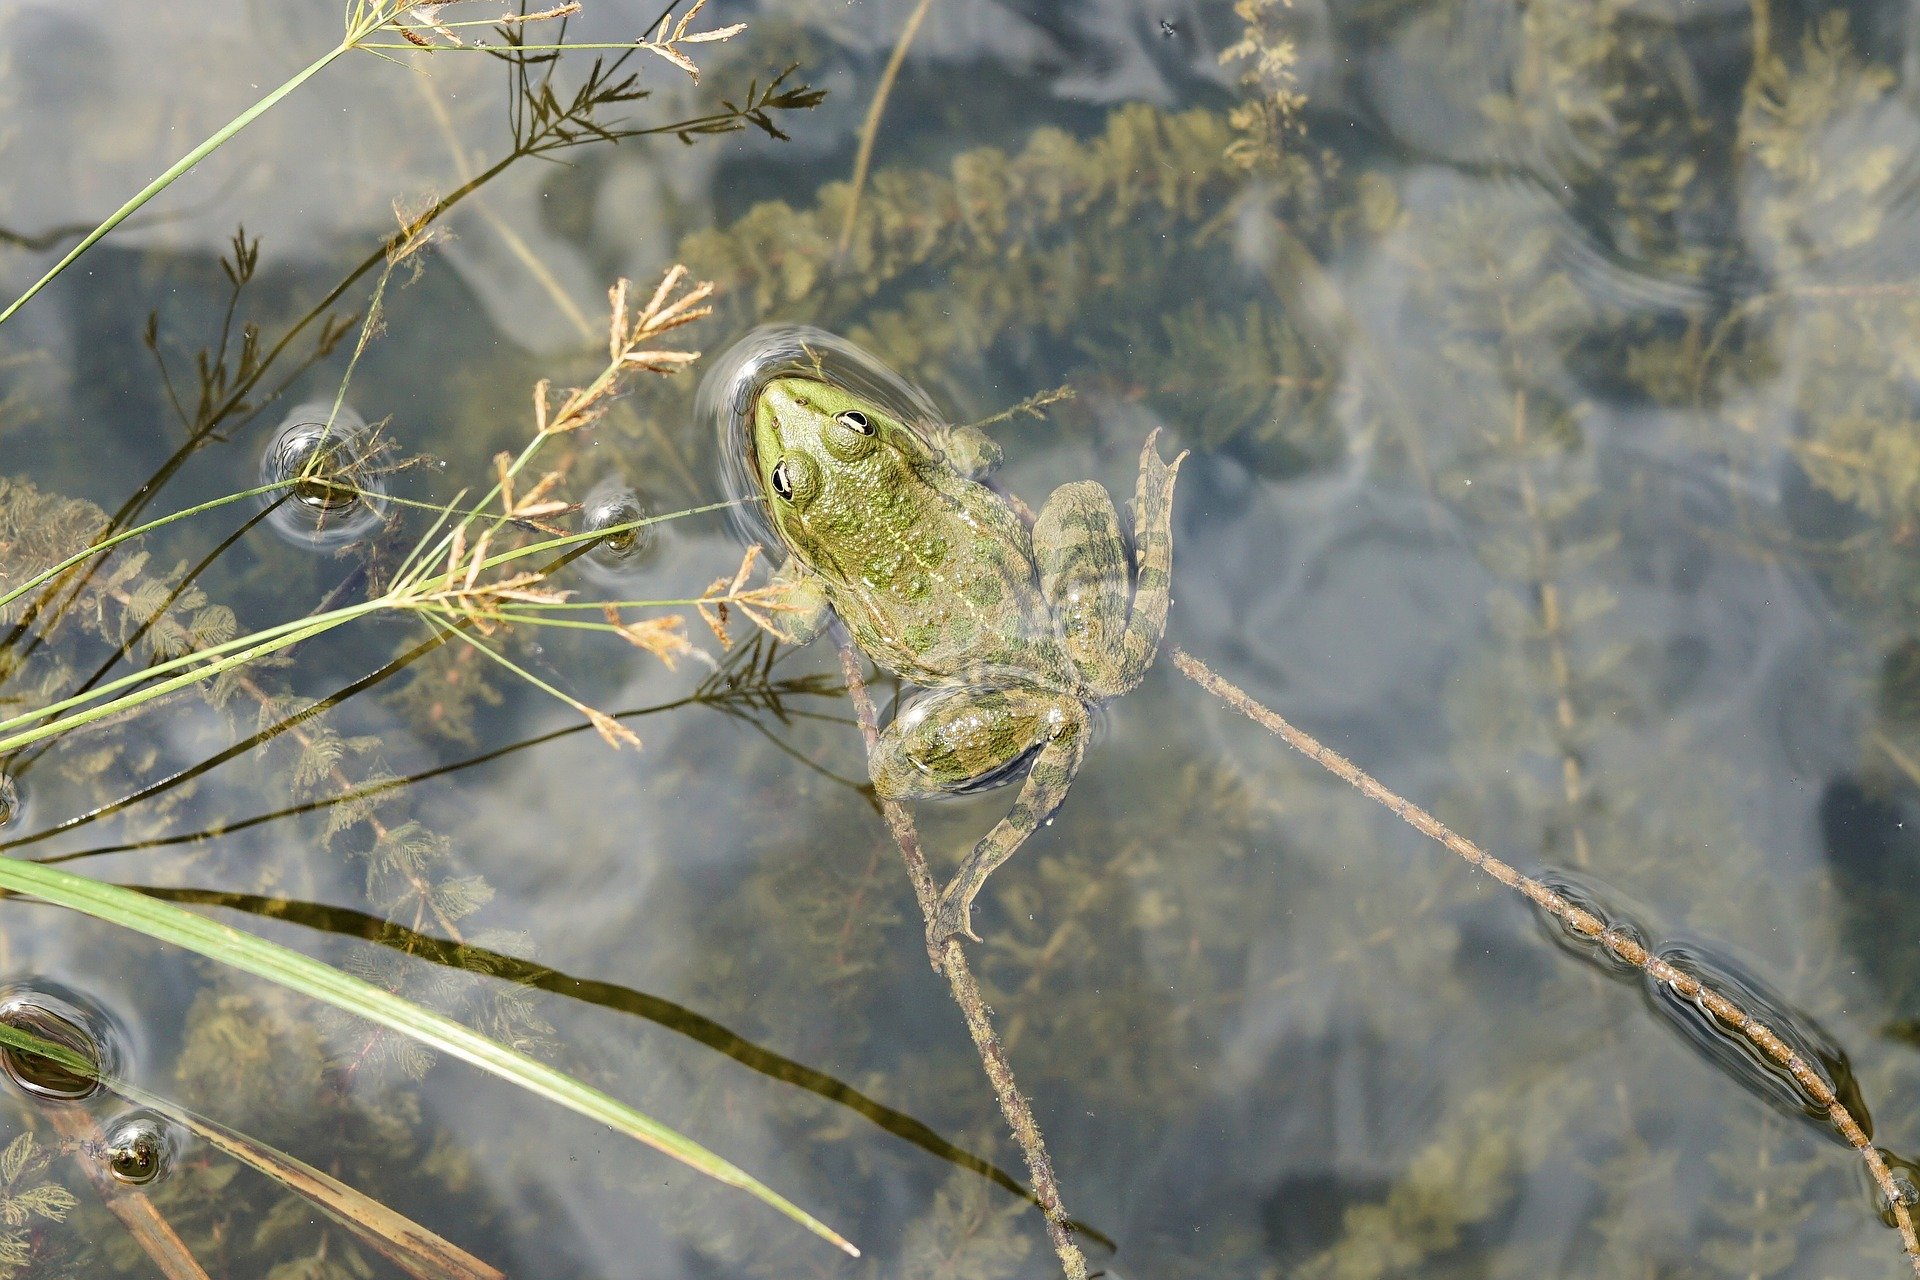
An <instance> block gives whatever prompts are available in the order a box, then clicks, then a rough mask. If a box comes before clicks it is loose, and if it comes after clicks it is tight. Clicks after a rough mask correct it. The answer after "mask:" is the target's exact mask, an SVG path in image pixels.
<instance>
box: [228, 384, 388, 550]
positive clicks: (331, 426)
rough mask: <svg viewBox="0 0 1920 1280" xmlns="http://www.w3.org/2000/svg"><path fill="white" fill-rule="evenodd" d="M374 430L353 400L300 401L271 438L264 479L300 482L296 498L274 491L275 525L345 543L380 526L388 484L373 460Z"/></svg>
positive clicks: (309, 539) (316, 541)
mask: <svg viewBox="0 0 1920 1280" xmlns="http://www.w3.org/2000/svg"><path fill="white" fill-rule="evenodd" d="M375 444H376V442H375V439H374V432H373V429H372V428H371V427H369V426H368V425H367V423H366V419H364V418H362V417H361V416H360V415H359V414H358V413H356V412H354V410H353V409H352V408H351V407H350V406H348V405H344V404H343V405H341V406H339V408H338V409H335V407H334V405H333V403H332V402H331V401H326V400H314V401H309V402H308V403H306V404H303V405H300V406H298V407H297V408H295V409H294V410H293V412H291V413H289V414H288V415H287V417H286V420H285V421H283V422H282V423H281V424H280V426H279V427H278V428H277V429H276V430H275V431H274V433H273V435H272V437H271V438H269V439H268V441H267V448H266V452H265V453H264V454H263V455H262V456H261V459H260V481H261V483H262V484H278V483H281V482H284V481H294V482H295V483H294V485H293V493H292V495H291V496H290V497H284V498H283V497H281V496H280V495H278V494H267V495H264V496H263V501H264V502H265V504H266V505H267V506H268V507H269V508H270V509H271V510H272V513H273V514H272V515H270V516H268V517H267V520H268V523H270V524H272V525H273V527H274V528H275V529H276V530H278V531H279V532H280V533H281V534H282V535H283V536H284V537H286V538H288V539H289V540H291V541H293V542H297V543H300V544H302V545H304V546H310V547H327V548H332V547H343V546H346V545H347V544H349V543H352V542H355V541H358V540H359V539H361V538H363V537H365V536H366V535H367V534H369V533H371V532H372V531H373V530H375V529H377V528H379V527H380V522H381V521H382V520H384V519H385V518H386V513H387V505H388V504H387V500H386V489H385V487H384V486H383V484H382V483H381V480H380V477H379V475H378V473H377V472H376V470H375V468H374V466H373V461H374V454H375Z"/></svg>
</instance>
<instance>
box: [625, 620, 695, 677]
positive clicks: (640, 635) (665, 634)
mask: <svg viewBox="0 0 1920 1280" xmlns="http://www.w3.org/2000/svg"><path fill="white" fill-rule="evenodd" d="M603 612H604V613H605V614H606V619H607V622H608V624H609V625H610V626H612V627H613V629H614V630H615V631H617V632H619V633H620V636H621V638H622V639H624V640H626V641H627V643H629V644H631V645H633V646H634V647H635V648H639V649H645V650H646V651H647V652H648V653H650V654H652V655H653V656H654V657H656V658H658V659H660V661H662V662H664V663H666V664H667V669H668V670H672V669H673V665H674V663H675V662H676V661H677V660H678V659H679V658H680V657H681V656H682V655H683V654H688V653H692V652H693V642H692V641H690V640H688V639H687V636H686V631H685V627H686V619H685V618H683V617H681V616H680V615H679V614H677V613H675V614H669V615H668V616H667V617H664V618H646V619H643V620H641V621H639V622H626V621H623V620H622V619H621V617H620V610H619V609H617V608H615V607H614V606H613V605H607V606H606V608H605V609H604V610H603Z"/></svg>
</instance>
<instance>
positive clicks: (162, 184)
mask: <svg viewBox="0 0 1920 1280" xmlns="http://www.w3.org/2000/svg"><path fill="white" fill-rule="evenodd" d="M453 2H454V3H459V0H453ZM705 3H706V0H696V3H695V4H694V6H693V8H692V9H690V10H688V12H687V13H686V14H685V16H683V17H682V18H681V19H680V21H679V22H678V23H677V24H676V25H675V26H674V27H672V28H671V30H669V29H668V27H667V25H666V24H667V22H668V17H667V16H666V15H662V17H661V19H660V22H659V24H658V25H657V28H656V34H654V35H653V36H651V37H644V36H643V37H642V38H640V39H638V40H634V41H630V42H625V43H620V44H594V45H578V46H569V45H566V44H565V43H556V44H547V45H538V46H529V45H527V44H525V43H523V42H521V41H518V40H516V39H514V38H513V37H514V32H515V31H516V29H517V28H518V27H520V26H522V25H524V24H526V23H529V22H536V21H545V20H549V19H565V18H567V17H569V16H570V15H572V14H575V13H578V12H579V11H580V5H579V4H577V3H567V4H562V5H559V6H557V7H555V8H552V9H547V10H544V11H542V12H539V13H532V14H515V15H509V16H507V17H504V18H498V17H496V18H488V19H484V20H481V21H478V22H458V23H452V24H449V23H446V22H443V21H442V20H440V18H439V16H438V12H439V10H441V9H443V8H445V7H446V5H447V0H431V2H429V0H350V3H349V4H348V5H347V9H346V14H345V23H344V30H343V32H342V34H341V37H340V43H338V44H336V45H334V46H333V48H331V49H329V50H327V51H326V52H325V53H323V54H321V55H320V56H319V57H317V58H315V59H314V60H313V61H312V62H310V63H308V64H307V65H306V66H304V67H302V68H301V69H300V70H299V71H296V72H295V73H294V74H293V75H292V76H290V77H288V78H287V80H286V81H284V82H283V83H282V84H280V85H279V86H278V87H277V88H274V89H272V90H269V91H268V92H267V94H266V95H265V96H263V97H262V98H260V99H259V100H258V101H257V102H255V103H254V104H253V105H252V106H250V107H248V108H247V109H246V110H245V111H243V112H241V113H240V114H239V115H237V116H235V117H234V118H233V119H231V120H229V121H228V122H227V123H226V124H224V125H222V126H221V127H220V128H218V129H216V130H215V131H214V132H213V133H212V134H211V135H209V136H208V137H207V139H206V140H205V141H203V142H202V143H200V145H199V146H197V147H195V148H193V150H191V151H189V152H187V153H186V154H185V155H184V156H181V157H180V158H179V159H178V160H176V161H174V163H173V164H172V165H170V166H168V167H167V169H166V170H165V171H164V172H162V173H161V174H160V175H159V176H158V177H156V178H155V179H154V180H153V181H151V182H149V183H148V184H147V185H146V186H144V187H142V188H141V189H140V190H139V191H137V192H136V193H134V195H133V196H132V197H131V198H129V199H128V200H127V202H126V203H125V204H123V205H121V206H120V207H119V208H118V209H116V210H114V211H113V212H112V213H111V214H109V215H108V216H107V218H106V219H105V221H103V222H101V223H100V225H99V226H97V227H95V228H94V229H93V230H92V231H89V232H88V233H87V234H86V235H84V236H82V237H81V238H80V241H79V243H77V244H75V245H74V246H73V248H72V249H69V250H68V251H67V252H66V254H65V255H64V256H62V257H61V259H60V260H59V261H58V262H56V263H54V264H53V266H52V267H50V268H48V270H47V272H46V274H45V275H43V276H41V277H40V278H39V279H38V280H36V281H35V282H34V283H33V284H32V285H30V286H29V287H28V288H27V291H26V292H25V293H23V294H21V295H20V296H19V297H18V298H15V299H14V300H13V301H12V302H11V303H9V304H7V307H6V309H5V310H0V324H5V323H6V322H7V320H8V319H10V318H11V317H12V316H13V314H14V313H15V312H17V311H18V310H20V308H21V307H23V306H25V305H26V304H27V303H28V302H29V301H30V300H31V299H32V298H33V296H34V295H35V294H37V293H39V292H40V291H41V290H42V289H44V288H46V287H47V286H48V285H49V284H51V283H53V281H54V280H55V279H57V278H58V277H59V276H60V274H61V273H62V272H64V271H65V270H66V269H67V268H68V267H70V266H72V265H73V264H74V263H75V262H77V261H79V260H80V257H81V255H83V254H85V253H86V252H87V251H88V250H89V249H91V248H93V246H94V245H96V244H98V243H99V242H100V241H101V240H103V239H105V238H106V236H107V234H108V233H109V232H111V231H112V230H113V229H114V228H115V227H117V226H119V225H120V224H121V223H122V222H125V221H126V220H127V219H128V218H129V217H131V216H133V214H135V213H137V212H139V210H140V209H141V207H142V206H144V205H145V204H147V202H148V201H150V200H152V199H153V198H154V197H155V196H158V195H159V194H160V193H161V192H163V191H165V190H166V189H167V188H168V187H170V186H172V185H173V184H174V183H175V182H177V181H178V180H179V179H180V178H181V177H182V176H183V175H185V174H186V173H187V172H188V170H190V169H192V168H193V167H194V166H195V165H197V164H199V163H200V162H201V161H202V160H204V159H206V158H207V157H208V156H210V155H212V154H213V153H214V152H215V151H218V150H219V149H220V148H221V147H223V146H225V145H226V144H227V143H228V142H229V141H231V140H232V139H233V138H234V137H235V135H237V134H239V133H240V131H241V130H243V129H245V128H246V127H247V126H248V125H250V124H252V123H253V122H254V121H255V120H258V119H259V118H260V117H261V116H263V115H265V114H266V113H267V112H268V111H270V110H272V109H273V108H274V107H275V106H276V105H278V104H279V103H280V101H281V100H282V99H284V98H285V97H287V95H289V94H291V93H292V92H294V90H296V89H298V88H300V86H301V85H303V84H305V83H306V82H307V81H309V80H311V79H313V77H315V76H317V75H319V74H320V73H321V72H322V71H325V70H326V69H327V68H328V67H330V66H332V65H333V64H334V63H335V62H336V61H338V60H339V59H340V58H342V57H344V56H346V55H347V54H349V53H352V52H354V51H355V50H359V49H365V50H368V51H369V52H372V53H373V54H374V56H375V57H380V58H389V55H388V54H386V53H382V52H380V50H381V49H383V48H384V49H394V50H408V49H416V48H418V49H426V50H434V49H467V50H472V51H476V52H488V53H497V52H500V51H502V50H506V51H526V50H528V49H537V50H545V51H556V50H560V49H565V48H569V47H575V48H593V49H624V50H633V49H644V50H647V51H648V52H651V53H654V54H657V55H658V56H660V57H661V58H664V59H666V60H667V61H668V62H671V63H672V64H673V65H674V66H676V67H679V68H680V69H681V70H683V71H686V72H687V73H688V74H690V75H692V76H693V78H694V79H695V80H696V81H697V80H698V79H699V78H700V72H699V68H698V67H696V66H695V65H694V63H693V60H692V59H691V58H689V57H688V56H687V55H686V53H685V52H684V51H683V49H682V48H681V46H683V45H688V44H698V43H702V42H705V41H712V40H727V39H730V38H731V37H733V36H736V35H738V34H739V33H740V32H741V31H744V30H745V29H746V24H744V23H735V24H734V25H732V26H729V27H723V28H719V29H716V30H708V31H689V30H688V24H689V23H690V22H691V20H692V18H693V16H694V14H696V13H698V12H699V10H700V9H701V7H702V6H703V5H704V4H705ZM453 26H463V27H464V26H484V27H492V28H497V29H499V30H501V31H502V33H503V39H502V42H501V43H500V44H499V45H486V44H467V43H465V42H463V41H462V40H461V39H460V38H459V37H458V36H457V35H455V34H454V33H453V31H452V29H451V28H452V27H453ZM383 33H385V34H391V35H396V36H400V37H401V38H403V39H404V40H405V41H406V42H407V43H404V44H401V43H392V44H383V43H381V42H380V41H378V40H376V39H375V37H377V36H380V35H381V34H383ZM423 33H430V34H431V35H432V36H438V37H439V38H440V40H439V41H436V40H434V39H431V38H429V34H423ZM389 60H391V59H389Z"/></svg>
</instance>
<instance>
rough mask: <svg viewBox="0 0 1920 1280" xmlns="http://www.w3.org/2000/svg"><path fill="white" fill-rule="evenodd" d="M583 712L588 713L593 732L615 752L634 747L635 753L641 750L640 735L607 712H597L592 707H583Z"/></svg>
mask: <svg viewBox="0 0 1920 1280" xmlns="http://www.w3.org/2000/svg"><path fill="white" fill-rule="evenodd" d="M581 710H582V711H584V712H585V713H586V716H587V722H588V723H589V724H591V725H592V726H593V731H594V732H595V733H597V734H599V735H600V737H601V739H602V740H603V741H605V742H606V744H607V745H608V746H610V747H612V748H613V749H614V750H615V751H618V750H619V749H620V748H621V747H623V746H626V747H632V748H633V749H634V750H635V751H638V750H639V749H640V735H639V734H637V733H635V732H634V731H633V730H631V729H629V728H627V726H625V725H623V724H621V723H620V722H619V721H618V720H615V719H614V718H613V717H612V716H610V715H608V714H607V713H606V712H604V711H596V710H594V709H593V708H592V707H582V708H581Z"/></svg>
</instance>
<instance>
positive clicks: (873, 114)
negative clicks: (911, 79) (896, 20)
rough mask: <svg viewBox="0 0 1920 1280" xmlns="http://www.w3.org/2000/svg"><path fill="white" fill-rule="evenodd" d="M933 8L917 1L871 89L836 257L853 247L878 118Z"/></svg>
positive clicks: (928, 0) (925, 1) (924, 0)
mask: <svg viewBox="0 0 1920 1280" xmlns="http://www.w3.org/2000/svg"><path fill="white" fill-rule="evenodd" d="M931 8H933V0H920V3H919V4H917V5H915V6H914V8H913V12H912V13H911V14H909V15H907V25H906V26H905V27H903V28H901V30H900V39H899V40H898V41H896V42H895V43H894V46H893V53H892V55H891V56H889V57H888V58H887V66H886V69H885V70H884V71H882V72H881V73H880V83H879V84H878V85H876V86H875V87H874V90H873V102H872V103H871V104H870V105H869V106H868V107H867V118H866V119H865V120H864V121H862V122H861V125H860V150H859V153H858V154H857V155H855V156H854V160H853V182H852V186H853V193H852V194H851V195H850V196H848V197H847V217H846V221H845V222H843V223H841V224H840V247H839V248H838V249H836V250H835V251H834V256H835V257H837V258H845V257H846V256H847V250H848V249H849V248H851V247H852V245H853V228H854V223H855V221H856V220H857V219H858V218H859V216H860V192H861V191H862V190H863V189H864V188H865V187H866V185H867V171H868V170H869V169H871V168H872V167H873V143H874V139H876V138H878V137H879V136H880V118H881V117H882V116H884V115H885V114H886V112H887V99H888V98H889V97H891V96H892V95H893V82H894V81H895V80H897V79H899V78H900V68H901V66H902V65H903V64H904V63H905V62H906V60H907V50H908V49H909V48H911V47H912V45H913V38H914V36H916V35H918V34H919V32H920V24H921V23H922V22H924V21H925V20H926V17H927V10H929V9H931Z"/></svg>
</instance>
